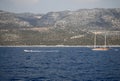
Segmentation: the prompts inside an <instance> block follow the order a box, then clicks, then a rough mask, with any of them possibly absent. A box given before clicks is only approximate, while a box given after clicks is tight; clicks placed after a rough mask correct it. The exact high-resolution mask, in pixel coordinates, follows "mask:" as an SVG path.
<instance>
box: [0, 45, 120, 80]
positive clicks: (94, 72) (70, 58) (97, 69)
mask: <svg viewBox="0 0 120 81" xmlns="http://www.w3.org/2000/svg"><path fill="white" fill-rule="evenodd" d="M24 49H29V50H39V51H40V50H42V51H43V52H31V53H30V52H29V53H26V52H24ZM116 49H118V50H116ZM49 50H57V52H54V51H53V52H45V51H49ZM119 80H120V48H112V49H110V50H109V51H92V50H91V49H90V48H83V47H51V48H50V47H0V81H119Z"/></svg>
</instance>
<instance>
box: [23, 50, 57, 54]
mask: <svg viewBox="0 0 120 81" xmlns="http://www.w3.org/2000/svg"><path fill="white" fill-rule="evenodd" d="M24 52H48V53H50V52H59V50H24Z"/></svg>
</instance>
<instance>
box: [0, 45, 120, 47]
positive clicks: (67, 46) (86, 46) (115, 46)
mask: <svg viewBox="0 0 120 81" xmlns="http://www.w3.org/2000/svg"><path fill="white" fill-rule="evenodd" d="M0 47H94V45H3V46H2V45H0ZM96 47H104V46H103V45H97V46H96ZM107 47H120V45H107Z"/></svg>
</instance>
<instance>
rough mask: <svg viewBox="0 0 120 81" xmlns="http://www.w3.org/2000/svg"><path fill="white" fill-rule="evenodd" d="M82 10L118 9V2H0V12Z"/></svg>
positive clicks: (35, 0) (63, 0) (61, 0)
mask: <svg viewBox="0 0 120 81" xmlns="http://www.w3.org/2000/svg"><path fill="white" fill-rule="evenodd" d="M81 8H82V9H83V8H120V0H0V10H6V11H11V12H33V13H46V12H50V11H63V10H77V9H81Z"/></svg>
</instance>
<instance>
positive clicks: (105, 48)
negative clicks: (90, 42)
mask: <svg viewBox="0 0 120 81" xmlns="http://www.w3.org/2000/svg"><path fill="white" fill-rule="evenodd" d="M96 35H97V33H96V32H95V37H94V48H93V49H92V50H93V51H107V50H109V48H107V46H106V33H105V36H104V38H105V40H104V45H103V46H102V47H97V45H96Z"/></svg>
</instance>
